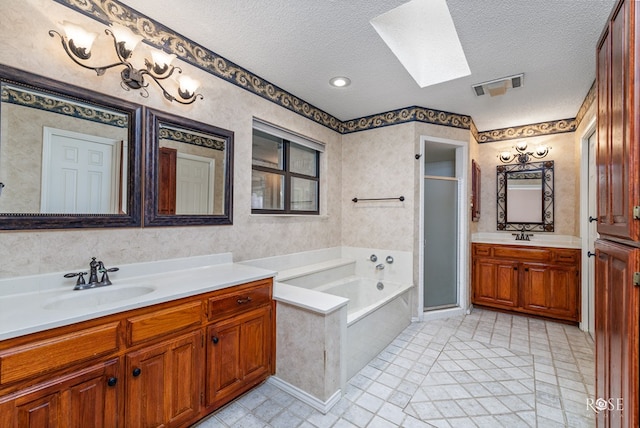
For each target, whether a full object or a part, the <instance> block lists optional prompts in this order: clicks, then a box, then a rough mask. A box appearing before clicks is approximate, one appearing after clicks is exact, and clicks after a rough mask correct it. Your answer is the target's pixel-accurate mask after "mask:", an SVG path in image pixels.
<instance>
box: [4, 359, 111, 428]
mask: <svg viewBox="0 0 640 428" xmlns="http://www.w3.org/2000/svg"><path fill="white" fill-rule="evenodd" d="M118 367H119V364H118V360H110V361H107V362H105V363H102V364H97V365H93V366H90V367H88V368H86V369H82V370H78V371H77V372H75V373H73V374H69V375H66V376H59V377H55V378H53V379H52V380H50V381H45V382H42V383H38V384H35V385H33V386H31V387H29V388H25V389H24V390H20V391H17V392H15V393H13V394H9V395H8V396H5V397H2V398H0V426H2V427H7V428H8V427H16V428H41V427H68V428H83V427H89V426H90V427H96V428H100V427H104V428H111V427H117V426H122V425H121V424H119V423H118V413H119V409H118V403H119V395H120V393H119V391H120V389H121V388H119V387H118V384H119V383H120V380H119V372H118Z"/></svg>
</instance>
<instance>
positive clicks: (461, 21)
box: [122, 0, 614, 131]
mask: <svg viewBox="0 0 640 428" xmlns="http://www.w3.org/2000/svg"><path fill="white" fill-rule="evenodd" d="M122 3H124V4H127V5H129V6H130V7H132V8H133V9H136V10H137V11H139V12H141V13H143V14H145V15H147V16H149V17H151V18H153V19H154V20H155V21H158V22H160V23H162V24H164V25H166V26H167V27H169V28H171V29H172V30H174V31H176V32H178V33H180V34H182V35H183V36H186V37H187V38H190V39H192V40H193V41H195V42H197V43H198V44H201V45H203V46H204V47H206V48H208V49H210V50H212V51H214V52H216V53H217V54H219V55H221V56H223V57H225V58H227V59H229V60H231V61H233V62H235V63H236V64H238V65H240V66H242V67H244V68H245V69H247V70H249V71H251V72H252V73H254V74H256V75H258V76H260V77H262V78H263V79H266V80H268V81H269V82H271V83H273V84H275V85H277V86H279V87H281V88H283V89H285V90H286V91H288V92H290V93H292V94H293V95H295V96H297V97H299V98H301V99H303V100H305V101H307V102H308V103H310V104H312V105H314V106H316V107H317V108H319V109H321V110H324V111H326V112H327V113H329V114H331V115H333V116H335V117H337V118H338V119H340V120H349V119H355V118H359V117H363V116H367V115H371V114H376V113H382V112H386V111H390V110H394V109H398V108H402V107H409V106H414V105H417V106H421V107H427V108H431V109H437V110H444V111H448V112H452V113H459V114H465V115H469V116H471V117H472V118H473V120H474V122H475V124H476V126H477V128H478V130H480V131H484V130H490V129H498V128H505V127H511V126H519V125H526V124H531V123H537V122H544V121H551V120H558V119H566V118H572V117H575V115H576V113H577V111H578V109H579V107H580V105H581V103H582V101H583V100H584V98H585V96H586V94H587V92H588V91H589V88H590V87H591V84H592V83H593V81H594V79H595V45H596V43H597V40H598V37H599V36H600V33H601V31H602V29H603V27H604V24H605V22H606V19H607V17H608V16H609V13H610V11H611V9H612V7H613V4H614V0H536V1H531V0H473V1H469V0H447V3H448V5H449V9H450V11H451V15H452V17H453V22H454V24H455V26H456V29H457V31H458V36H459V38H460V41H461V43H462V47H463V49H464V52H465V54H466V57H467V61H468V63H469V67H470V69H471V75H470V76H467V77H463V78H459V79H456V80H452V81H449V82H445V83H441V84H437V85H433V86H429V87H426V88H422V89H421V88H420V87H419V86H418V85H417V84H416V83H415V81H414V80H413V79H412V78H411V76H410V75H409V73H408V72H407V71H406V70H405V69H404V68H403V67H402V65H401V64H400V63H399V62H398V60H397V58H396V57H395V56H394V54H393V53H392V52H391V51H390V50H389V48H388V47H387V46H386V45H385V44H384V42H383V41H382V39H380V37H379V36H378V34H377V33H376V31H375V30H374V28H373V27H372V26H371V24H370V23H369V21H370V20H371V19H372V18H374V17H376V16H378V15H380V14H382V13H384V12H387V11H389V10H391V9H393V8H394V7H397V6H399V5H401V4H404V3H405V1H402V0H270V1H255V0H232V1H229V0H182V1H180V2H179V3H178V2H176V1H174V0H124V1H122ZM517 73H524V74H525V76H524V86H523V87H522V88H518V89H512V90H509V91H508V92H507V94H506V95H504V96H499V97H493V98H491V97H489V96H488V95H485V96H483V97H476V96H475V95H474V93H473V90H472V89H471V85H472V84H474V83H480V82H485V81H488V80H493V79H497V78H500V77H504V76H508V75H512V74H517ZM334 76H347V77H349V78H350V79H351V81H352V83H351V85H350V86H349V87H346V88H341V89H337V88H333V87H331V86H329V83H328V82H329V79H330V78H332V77H334Z"/></svg>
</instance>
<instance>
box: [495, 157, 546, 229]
mask: <svg viewBox="0 0 640 428" xmlns="http://www.w3.org/2000/svg"><path fill="white" fill-rule="evenodd" d="M553 180H554V178H553V161H544V162H530V163H524V164H522V163H519V164H515V165H498V167H497V180H496V182H497V200H498V211H497V214H498V215H497V217H498V230H511V231H527V232H553V229H554V224H553V212H554V208H553Z"/></svg>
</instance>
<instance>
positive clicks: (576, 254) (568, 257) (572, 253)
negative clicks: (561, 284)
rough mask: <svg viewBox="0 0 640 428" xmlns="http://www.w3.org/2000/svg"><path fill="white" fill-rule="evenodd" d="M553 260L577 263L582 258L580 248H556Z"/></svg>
mask: <svg viewBox="0 0 640 428" xmlns="http://www.w3.org/2000/svg"><path fill="white" fill-rule="evenodd" d="M553 260H554V261H555V262H558V263H571V264H575V263H577V262H578V260H580V250H554V252H553Z"/></svg>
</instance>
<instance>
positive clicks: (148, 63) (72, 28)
mask: <svg viewBox="0 0 640 428" xmlns="http://www.w3.org/2000/svg"><path fill="white" fill-rule="evenodd" d="M60 25H61V27H62V28H63V30H64V33H65V36H66V37H65V36H63V35H62V34H60V33H59V32H57V31H55V30H50V31H49V35H50V36H51V37H54V34H55V35H57V36H59V37H60V40H61V42H62V47H63V48H64V50H65V52H66V53H67V55H68V56H69V58H71V59H72V60H73V62H75V63H76V64H78V65H79V66H81V67H84V68H88V69H89V70H93V71H95V72H96V74H97V75H98V76H102V75H103V74H104V73H105V71H107V70H108V69H109V68H112V67H118V66H121V67H123V68H122V70H121V71H120V76H121V77H122V82H120V86H122V88H123V89H125V90H127V91H128V90H130V89H134V90H138V89H139V90H140V95H142V96H143V97H145V98H147V97H148V96H149V91H147V86H149V83H148V81H147V80H145V79H146V78H147V77H148V78H149V79H151V80H153V81H154V82H155V83H156V84H157V85H158V87H159V88H160V89H161V90H162V94H163V95H164V97H165V98H166V99H167V100H169V101H176V102H178V103H180V104H191V103H193V102H194V101H195V100H196V99H198V98H200V99H202V98H203V96H202V95H201V94H196V90H197V89H198V86H199V82H198V81H197V80H194V79H192V78H190V77H188V76H185V75H182V70H181V69H180V68H179V67H175V66H173V65H171V61H173V59H174V58H175V57H176V55H174V54H167V53H165V52H163V51H160V50H157V49H152V50H151V60H149V59H147V58H145V59H144V64H145V67H146V68H141V69H137V68H135V67H134V66H133V65H132V64H131V62H130V61H129V59H130V58H131V56H132V54H133V50H134V49H135V47H136V46H137V45H138V43H140V41H142V39H143V38H142V37H141V36H138V35H136V34H134V33H133V32H132V31H131V30H130V29H129V28H127V27H125V26H123V25H119V24H111V26H110V28H107V29H105V30H104V32H105V33H106V34H107V35H109V36H111V37H112V38H113V45H114V48H115V53H116V56H117V58H118V60H117V62H114V63H113V64H108V65H104V66H100V67H94V66H91V65H88V64H86V63H85V62H84V61H87V60H88V59H89V58H91V46H92V45H93V42H94V40H95V39H96V37H98V33H92V32H88V31H86V30H85V29H84V28H82V27H80V26H79V25H76V24H73V23H70V22H68V21H64V22H62V23H61V24H60ZM174 72H177V73H178V74H180V76H178V78H177V79H176V80H177V84H178V96H173V95H171V94H170V93H169V92H168V91H167V90H166V89H165V87H164V86H163V85H162V83H161V81H163V80H165V79H168V78H169V77H171V76H173V75H174Z"/></svg>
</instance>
